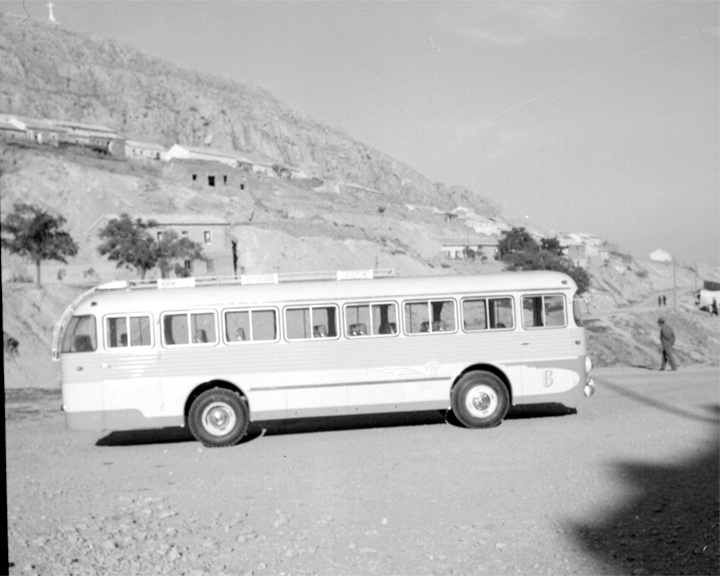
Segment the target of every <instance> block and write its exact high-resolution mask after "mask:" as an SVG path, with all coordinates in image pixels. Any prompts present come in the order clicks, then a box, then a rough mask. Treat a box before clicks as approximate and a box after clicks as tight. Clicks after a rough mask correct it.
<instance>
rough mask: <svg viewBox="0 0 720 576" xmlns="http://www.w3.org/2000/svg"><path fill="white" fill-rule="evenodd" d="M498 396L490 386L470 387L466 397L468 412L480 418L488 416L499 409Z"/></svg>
mask: <svg viewBox="0 0 720 576" xmlns="http://www.w3.org/2000/svg"><path fill="white" fill-rule="evenodd" d="M498 403H499V402H498V397H497V394H496V393H495V390H493V389H492V388H491V387H489V386H485V385H480V386H475V387H474V388H472V389H470V391H469V392H468V394H467V396H466V397H465V407H466V408H467V409H468V412H470V414H472V415H473V416H475V417H478V418H486V417H487V416H490V415H491V414H493V412H495V411H496V410H497V407H498Z"/></svg>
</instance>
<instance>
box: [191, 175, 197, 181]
mask: <svg viewBox="0 0 720 576" xmlns="http://www.w3.org/2000/svg"><path fill="white" fill-rule="evenodd" d="M192 179H193V182H195V181H196V180H197V174H193V175H192Z"/></svg>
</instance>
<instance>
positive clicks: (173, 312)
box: [160, 308, 221, 350]
mask: <svg viewBox="0 0 720 576" xmlns="http://www.w3.org/2000/svg"><path fill="white" fill-rule="evenodd" d="M181 314H185V315H186V316H187V329H188V338H189V341H188V342H187V343H185V344H168V342H167V339H166V338H165V318H166V317H167V316H178V315H181ZM191 314H212V315H213V318H214V320H215V341H214V342H193V338H192V334H191V333H190V330H191V326H192V322H191V319H190V315H191ZM219 328H220V324H219V322H218V314H217V310H215V309H213V308H208V309H205V308H202V309H198V310H187V309H185V310H165V311H164V312H161V313H160V338H161V342H162V347H163V348H164V349H166V350H173V349H176V348H185V347H188V346H203V347H208V346H217V345H218V344H219V343H220V340H221V339H220V338H219V332H218V330H219Z"/></svg>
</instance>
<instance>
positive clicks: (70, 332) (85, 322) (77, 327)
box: [62, 315, 97, 353]
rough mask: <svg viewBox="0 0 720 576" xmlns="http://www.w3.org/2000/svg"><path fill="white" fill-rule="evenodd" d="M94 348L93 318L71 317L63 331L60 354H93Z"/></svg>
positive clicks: (95, 345) (95, 339) (95, 343)
mask: <svg viewBox="0 0 720 576" xmlns="http://www.w3.org/2000/svg"><path fill="white" fill-rule="evenodd" d="M96 348H97V336H96V330H95V316H91V315H87V316H73V317H72V318H71V319H70V322H69V323H68V327H67V330H66V331H65V337H64V338H63V345H62V352H63V353H65V352H94V351H95V349H96Z"/></svg>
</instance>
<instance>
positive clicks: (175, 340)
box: [163, 314, 190, 346]
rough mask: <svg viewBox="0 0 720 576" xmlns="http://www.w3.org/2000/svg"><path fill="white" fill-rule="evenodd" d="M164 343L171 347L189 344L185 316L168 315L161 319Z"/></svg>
mask: <svg viewBox="0 0 720 576" xmlns="http://www.w3.org/2000/svg"><path fill="white" fill-rule="evenodd" d="M163 333H164V335H165V343H166V344H168V345H170V346H172V345H177V344H189V343H190V339H189V337H188V319H187V314H168V315H166V316H164V317H163Z"/></svg>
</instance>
